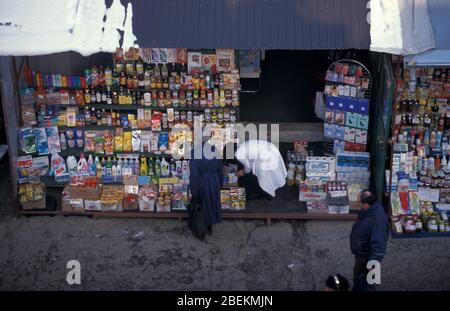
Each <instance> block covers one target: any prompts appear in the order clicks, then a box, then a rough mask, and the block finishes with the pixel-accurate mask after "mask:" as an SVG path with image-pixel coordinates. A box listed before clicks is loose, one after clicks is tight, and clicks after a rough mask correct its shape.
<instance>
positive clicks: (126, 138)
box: [123, 131, 133, 152]
mask: <svg viewBox="0 0 450 311" xmlns="http://www.w3.org/2000/svg"><path fill="white" fill-rule="evenodd" d="M132 150H133V146H132V133H131V131H124V132H123V152H131V151H132Z"/></svg>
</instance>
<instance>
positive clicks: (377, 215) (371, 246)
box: [350, 189, 389, 280]
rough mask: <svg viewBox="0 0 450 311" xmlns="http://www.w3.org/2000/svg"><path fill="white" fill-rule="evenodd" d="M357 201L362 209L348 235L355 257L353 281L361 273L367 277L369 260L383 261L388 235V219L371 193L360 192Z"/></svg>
mask: <svg viewBox="0 0 450 311" xmlns="http://www.w3.org/2000/svg"><path fill="white" fill-rule="evenodd" d="M359 199H360V202H361V204H362V208H361V211H360V212H359V214H358V219H357V220H356V222H355V224H354V225H353V227H352V232H351V234H350V248H351V251H352V254H354V255H355V266H354V269H353V279H354V280H356V279H357V278H358V276H360V275H361V274H362V273H363V274H364V275H367V272H368V270H367V268H366V266H367V263H368V262H369V261H370V260H378V261H379V262H381V261H382V260H383V257H384V255H385V254H386V244H387V240H388V235H389V233H388V232H389V224H388V217H387V215H386V213H385V212H384V209H383V207H382V206H381V204H380V203H379V202H377V200H376V198H375V196H374V195H373V194H372V192H371V191H370V190H367V189H366V190H363V191H361V193H360V196H359Z"/></svg>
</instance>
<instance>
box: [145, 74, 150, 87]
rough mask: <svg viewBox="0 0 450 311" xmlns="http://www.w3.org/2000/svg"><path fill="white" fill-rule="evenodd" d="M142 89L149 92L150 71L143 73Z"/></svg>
mask: <svg viewBox="0 0 450 311" xmlns="http://www.w3.org/2000/svg"><path fill="white" fill-rule="evenodd" d="M144 88H145V89H146V90H150V70H148V69H147V70H146V71H145V73H144Z"/></svg>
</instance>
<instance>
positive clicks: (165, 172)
mask: <svg viewBox="0 0 450 311" xmlns="http://www.w3.org/2000/svg"><path fill="white" fill-rule="evenodd" d="M169 175H170V166H169V162H167V161H166V158H162V161H161V176H162V177H168V176H169Z"/></svg>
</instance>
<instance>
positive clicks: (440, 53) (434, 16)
mask: <svg viewBox="0 0 450 311" xmlns="http://www.w3.org/2000/svg"><path fill="white" fill-rule="evenodd" d="M428 15H429V17H430V22H431V27H432V29H433V36H434V41H435V44H436V48H435V49H433V50H430V51H426V52H423V53H420V54H417V55H408V56H406V57H405V62H406V63H407V64H408V65H411V66H426V67H443V66H450V1H448V0H428Z"/></svg>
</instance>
